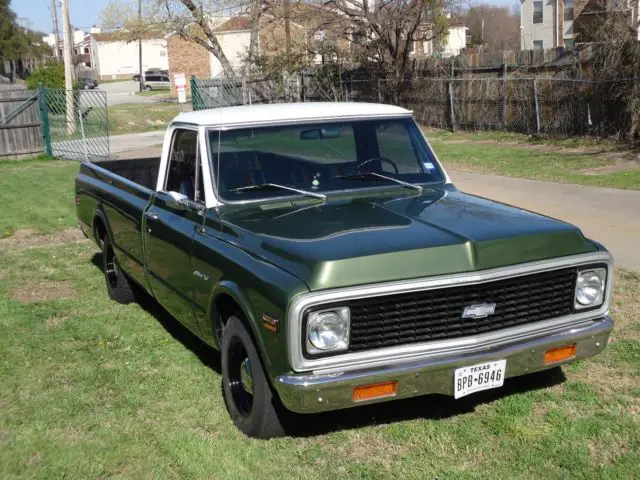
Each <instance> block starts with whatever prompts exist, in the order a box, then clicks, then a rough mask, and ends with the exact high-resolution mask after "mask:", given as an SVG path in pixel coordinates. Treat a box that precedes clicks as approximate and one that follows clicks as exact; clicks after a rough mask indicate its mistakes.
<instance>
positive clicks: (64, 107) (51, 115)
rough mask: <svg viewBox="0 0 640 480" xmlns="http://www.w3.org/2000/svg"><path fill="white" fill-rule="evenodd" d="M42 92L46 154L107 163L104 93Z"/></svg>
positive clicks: (44, 90) (106, 122)
mask: <svg viewBox="0 0 640 480" xmlns="http://www.w3.org/2000/svg"><path fill="white" fill-rule="evenodd" d="M43 92H44V102H43V104H42V107H41V109H42V110H43V111H42V115H43V128H44V130H45V133H44V135H45V142H47V143H48V144H49V146H48V150H49V151H48V153H49V154H50V155H53V156H54V157H62V158H68V159H72V160H88V161H96V160H104V159H108V158H109V157H110V152H109V119H108V112H107V95H106V92H100V91H87V90H63V89H53V88H47V89H43ZM47 136H48V141H47Z"/></svg>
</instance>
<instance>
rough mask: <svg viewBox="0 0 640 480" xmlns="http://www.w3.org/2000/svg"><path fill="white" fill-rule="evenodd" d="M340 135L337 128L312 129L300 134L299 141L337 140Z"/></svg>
mask: <svg viewBox="0 0 640 480" xmlns="http://www.w3.org/2000/svg"><path fill="white" fill-rule="evenodd" d="M340 135H342V132H341V131H340V128H339V127H329V128H313V129H311V130H303V131H301V132H300V140H323V139H325V138H338V137H340Z"/></svg>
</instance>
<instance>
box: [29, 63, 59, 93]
mask: <svg viewBox="0 0 640 480" xmlns="http://www.w3.org/2000/svg"><path fill="white" fill-rule="evenodd" d="M26 83H27V88H29V89H32V90H35V89H36V88H38V86H39V84H40V83H42V85H44V86H45V87H49V88H64V65H62V64H61V63H55V64H51V65H43V66H41V67H40V68H38V69H37V70H34V72H33V73H32V74H31V75H30V76H29V77H27V79H26Z"/></svg>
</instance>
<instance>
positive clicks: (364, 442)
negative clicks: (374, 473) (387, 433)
mask: <svg viewBox="0 0 640 480" xmlns="http://www.w3.org/2000/svg"><path fill="white" fill-rule="evenodd" d="M415 447H416V446H415V445H414V444H413V443H412V442H404V443H402V444H396V443H392V442H390V441H388V440H386V439H385V438H384V437H383V436H382V434H381V432H377V431H373V432H371V431H369V432H366V433H365V432H355V434H354V435H353V436H352V437H351V438H349V441H348V442H346V443H345V444H344V445H343V448H344V450H343V451H344V452H345V453H346V455H347V457H349V459H351V460H353V461H356V462H363V463H369V462H371V461H372V460H373V461H376V462H378V461H381V463H382V464H383V465H386V464H388V463H389V462H390V461H391V460H392V459H393V458H394V457H397V456H399V455H403V454H406V453H408V452H410V451H411V450H413V449H414V448H415Z"/></svg>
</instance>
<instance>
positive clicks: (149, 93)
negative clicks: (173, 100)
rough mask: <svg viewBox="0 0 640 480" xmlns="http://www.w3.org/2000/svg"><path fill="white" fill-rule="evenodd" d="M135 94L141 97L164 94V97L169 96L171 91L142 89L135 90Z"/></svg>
mask: <svg viewBox="0 0 640 480" xmlns="http://www.w3.org/2000/svg"><path fill="white" fill-rule="evenodd" d="M135 94H136V95H139V96H141V97H158V96H164V97H171V91H170V90H168V89H166V90H143V91H142V92H135Z"/></svg>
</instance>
